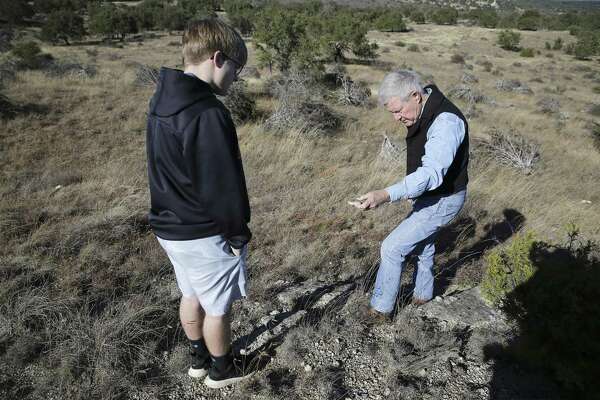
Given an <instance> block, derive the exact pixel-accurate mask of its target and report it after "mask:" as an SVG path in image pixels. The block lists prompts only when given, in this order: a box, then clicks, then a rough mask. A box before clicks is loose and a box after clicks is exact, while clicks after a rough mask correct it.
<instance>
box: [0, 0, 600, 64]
mask: <svg viewBox="0 0 600 400" xmlns="http://www.w3.org/2000/svg"><path fill="white" fill-rule="evenodd" d="M132 4H136V5H135V6H134V5H125V4H114V3H113V2H109V1H100V0H35V1H33V2H32V1H27V0H0V19H2V20H4V22H6V23H8V24H13V25H18V24H38V25H41V27H42V32H41V38H42V39H43V40H47V41H51V42H60V41H63V42H65V43H67V44H68V43H69V41H70V40H78V39H80V38H82V37H83V36H85V35H97V36H102V37H104V38H108V39H121V40H123V39H124V38H125V37H126V35H128V34H134V33H138V32H141V31H145V30H168V31H178V30H182V29H183V28H184V26H185V24H186V22H187V21H188V20H190V19H193V18H201V17H210V16H216V15H217V14H216V13H217V12H219V11H225V12H226V18H228V19H229V20H230V21H231V23H232V24H233V25H235V26H236V28H238V29H239V30H240V31H241V32H242V33H243V34H253V35H255V36H257V37H258V39H259V42H260V43H271V45H267V47H264V50H265V51H264V52H263V53H262V54H263V59H264V60H265V63H267V64H269V65H272V64H277V65H280V66H282V67H284V68H285V67H286V65H289V63H290V62H291V59H292V58H294V55H293V54H285V53H289V51H284V50H282V48H283V47H290V46H292V45H296V46H297V48H296V49H295V50H292V51H291V53H296V54H298V53H302V52H306V51H314V50H315V49H318V50H319V51H320V52H321V53H323V52H325V53H329V54H328V55H329V56H331V57H333V58H335V59H340V58H341V57H343V56H344V53H347V52H352V53H354V54H355V55H356V56H358V57H364V58H371V57H373V56H374V55H375V54H374V50H375V49H374V46H373V45H371V44H369V43H368V42H367V41H366V39H365V37H364V36H365V34H366V32H367V31H368V30H380V31H398V32H401V31H406V30H408V29H409V25H408V24H422V23H435V24H442V25H454V24H458V23H461V24H468V25H478V26H482V27H486V28H502V29H519V30H539V29H543V30H568V31H570V33H571V34H572V35H574V36H576V37H577V40H578V41H584V42H585V43H586V47H588V48H589V49H590V55H597V54H600V11H590V10H586V11H576V10H573V11H566V12H555V11H548V10H537V9H530V10H525V11H515V10H504V11H502V10H497V9H495V8H477V9H471V10H468V11H467V10H456V9H454V8H449V7H446V8H440V7H433V6H431V5H421V6H418V5H414V4H411V5H400V6H398V7H394V8H382V7H371V8H348V7H342V6H336V5H335V4H332V3H326V4H322V3H321V2H320V1H318V0H313V1H308V2H303V3H302V4H288V5H282V4H279V3H277V2H275V1H249V0H208V1H207V0H178V1H174V0H143V1H141V2H139V3H132ZM275 36H279V38H277V37H275ZM317 39H318V40H317ZM286 42H287V43H286ZM272 53H274V54H272ZM296 58H297V56H296Z"/></svg>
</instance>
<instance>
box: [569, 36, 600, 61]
mask: <svg viewBox="0 0 600 400" xmlns="http://www.w3.org/2000/svg"><path fill="white" fill-rule="evenodd" d="M599 52H600V38H599V36H598V35H597V34H596V33H594V32H582V33H581V34H580V35H579V37H578V38H577V42H576V43H575V47H574V48H573V54H574V55H575V58H577V59H578V60H587V59H589V58H590V57H591V56H594V55H596V54H598V53H599Z"/></svg>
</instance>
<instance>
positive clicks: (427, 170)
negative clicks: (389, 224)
mask: <svg viewBox="0 0 600 400" xmlns="http://www.w3.org/2000/svg"><path fill="white" fill-rule="evenodd" d="M464 138H465V124H464V122H463V121H462V120H461V119H460V118H459V117H458V116H456V115H455V114H452V113H447V112H445V113H441V114H440V115H438V116H437V117H436V118H435V120H434V121H433V123H432V124H431V126H430V127H429V130H428V131H427V141H426V142H425V155H423V157H422V158H421V161H422V166H421V167H419V168H417V170H416V171H415V172H413V173H412V174H410V175H407V176H406V177H405V178H404V179H402V181H400V182H398V183H396V184H394V185H392V186H389V187H387V188H386V189H385V190H386V191H387V192H388V193H389V195H390V201H392V202H393V201H397V200H400V199H414V198H416V197H419V196H420V195H422V194H423V193H424V192H426V191H428V190H434V189H436V188H437V187H439V186H440V185H441V184H442V182H443V181H444V176H445V175H446V172H448V168H450V165H452V161H454V156H456V152H457V151H458V147H459V146H460V144H461V143H462V141H463V139H464Z"/></svg>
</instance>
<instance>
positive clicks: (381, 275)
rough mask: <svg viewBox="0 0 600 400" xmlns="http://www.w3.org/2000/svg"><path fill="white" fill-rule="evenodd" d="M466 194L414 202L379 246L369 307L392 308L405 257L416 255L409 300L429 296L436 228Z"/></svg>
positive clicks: (459, 206) (446, 220) (458, 207)
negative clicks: (376, 268)
mask: <svg viewBox="0 0 600 400" xmlns="http://www.w3.org/2000/svg"><path fill="white" fill-rule="evenodd" d="M466 195H467V191H466V190H463V191H461V192H458V193H455V194H452V195H450V196H445V197H426V198H421V199H417V200H416V201H415V203H414V205H413V210H412V212H411V213H410V215H409V216H408V217H407V218H406V219H405V220H404V221H402V222H401V223H400V225H398V226H397V227H396V229H394V230H393V231H392V233H390V234H389V236H388V237H387V238H385V240H384V241H383V243H382V244H381V263H380V264H379V271H378V272H377V279H376V281H375V288H374V289H373V296H372V297H371V306H372V307H373V308H374V309H375V310H377V311H379V312H382V313H389V312H391V311H392V310H393V309H394V305H395V304H396V297H397V296H398V291H399V290H400V275H401V274H402V267H403V266H404V263H405V261H406V258H407V257H408V256H409V255H410V254H416V255H417V257H418V258H419V261H418V263H417V277H416V280H415V290H414V293H413V297H414V298H417V299H419V300H430V299H431V298H432V297H433V278H434V277H433V256H434V254H435V243H434V242H435V238H436V236H437V233H438V232H439V230H440V228H441V227H442V226H444V225H446V224H448V223H449V222H451V221H452V220H453V219H454V218H455V217H456V215H457V214H458V213H459V212H460V210H461V209H462V207H463V204H464V203H465V198H466Z"/></svg>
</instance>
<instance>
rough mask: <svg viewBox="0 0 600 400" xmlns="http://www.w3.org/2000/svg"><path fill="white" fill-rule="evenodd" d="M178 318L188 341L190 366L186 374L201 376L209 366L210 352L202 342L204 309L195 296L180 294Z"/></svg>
mask: <svg viewBox="0 0 600 400" xmlns="http://www.w3.org/2000/svg"><path fill="white" fill-rule="evenodd" d="M179 320H180V321H181V326H182V327H183V331H184V332H185V335H186V336H187V338H188V340H189V341H190V347H191V348H190V354H191V356H192V366H191V367H190V369H189V370H188V375H189V376H191V377H193V378H203V377H204V376H206V374H207V373H208V368H209V367H210V354H209V352H208V349H207V347H206V344H205V342H204V338H203V333H202V325H203V323H204V310H203V309H202V306H201V305H200V303H199V302H198V299H196V298H195V297H188V296H182V297H181V301H180V303H179Z"/></svg>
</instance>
